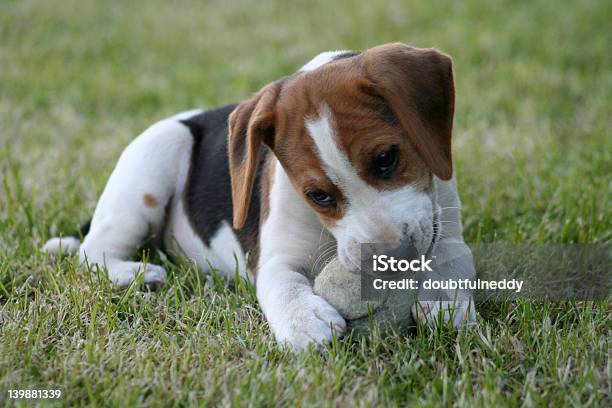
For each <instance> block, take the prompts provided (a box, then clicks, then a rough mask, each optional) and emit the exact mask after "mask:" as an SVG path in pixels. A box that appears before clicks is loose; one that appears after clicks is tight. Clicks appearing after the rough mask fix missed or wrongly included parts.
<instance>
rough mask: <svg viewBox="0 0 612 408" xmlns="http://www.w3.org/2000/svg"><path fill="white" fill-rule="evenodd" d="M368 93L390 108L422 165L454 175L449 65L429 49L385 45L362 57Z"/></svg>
mask: <svg viewBox="0 0 612 408" xmlns="http://www.w3.org/2000/svg"><path fill="white" fill-rule="evenodd" d="M363 58H364V69H365V72H366V76H367V77H368V79H369V80H370V81H371V82H372V83H373V86H372V89H369V91H371V92H373V93H375V94H377V95H378V96H380V97H382V98H383V99H384V100H386V102H387V103H388V104H389V106H390V107H391V109H392V110H393V112H394V113H395V115H396V116H397V119H398V121H399V123H400V125H401V127H402V128H403V130H404V131H405V132H406V134H407V135H408V137H409V138H410V140H411V141H412V143H413V144H414V146H415V147H416V149H417V151H418V153H419V155H420V156H421V158H422V159H423V161H424V162H425V163H426V164H427V165H428V166H429V168H430V169H431V171H432V172H433V173H434V174H435V175H436V176H438V177H439V178H441V179H442V180H448V179H450V178H451V176H452V174H453V166H452V158H451V133H452V128H453V114H454V110H455V86H454V83H453V63H452V60H451V58H450V57H449V56H447V55H445V54H442V53H440V52H438V51H436V50H435V49H433V48H413V47H409V46H407V45H405V44H402V43H394V44H385V45H381V46H378V47H374V48H371V49H369V50H367V51H366V52H365V53H363Z"/></svg>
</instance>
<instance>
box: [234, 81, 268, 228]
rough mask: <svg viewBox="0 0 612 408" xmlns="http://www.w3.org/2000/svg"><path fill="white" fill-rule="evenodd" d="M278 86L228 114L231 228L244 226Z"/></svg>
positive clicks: (266, 141)
mask: <svg viewBox="0 0 612 408" xmlns="http://www.w3.org/2000/svg"><path fill="white" fill-rule="evenodd" d="M279 88H280V87H279V85H277V84H276V83H273V84H270V85H267V86H266V87H264V88H263V89H262V90H261V91H259V93H257V95H255V96H254V97H253V98H251V99H249V100H246V101H244V102H242V103H241V104H240V105H238V106H237V107H236V109H234V111H233V112H232V113H231V114H230V116H229V121H228V123H229V135H228V155H229V170H230V178H231V183H232V206H233V224H234V228H236V229H239V228H242V227H243V226H244V223H245V222H246V218H247V214H248V212H249V204H250V202H251V194H252V192H253V184H254V182H255V174H256V173H257V167H258V165H259V150H260V148H261V146H262V143H265V144H267V145H268V146H272V145H273V143H274V124H275V117H276V114H275V107H276V98H277V96H278V91H279Z"/></svg>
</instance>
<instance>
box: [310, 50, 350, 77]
mask: <svg viewBox="0 0 612 408" xmlns="http://www.w3.org/2000/svg"><path fill="white" fill-rule="evenodd" d="M349 52H351V51H347V50H341V51H326V52H322V53H320V54H319V55H317V56H316V57H314V58H313V59H311V60H310V61H309V62H308V63H307V64H306V65H304V66H303V67H302V68H300V72H307V71H312V70H314V69H317V68H319V67H320V66H321V65H325V64H327V63H328V62H331V61H333V60H334V59H335V58H336V57H337V56H338V55H342V54H346V53H349Z"/></svg>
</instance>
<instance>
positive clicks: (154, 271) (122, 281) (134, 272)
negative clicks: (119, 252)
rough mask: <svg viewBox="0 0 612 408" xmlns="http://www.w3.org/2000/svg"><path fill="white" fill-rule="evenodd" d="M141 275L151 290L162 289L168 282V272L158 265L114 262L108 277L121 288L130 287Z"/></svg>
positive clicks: (110, 266) (109, 268) (109, 267)
mask: <svg viewBox="0 0 612 408" xmlns="http://www.w3.org/2000/svg"><path fill="white" fill-rule="evenodd" d="M139 273H142V274H143V275H144V283H145V285H147V287H149V288H150V289H151V290H157V289H159V288H161V287H162V286H163V284H164V282H165V281H166V276H167V274H166V270H165V269H164V268H162V267H161V266H158V265H153V264H148V263H147V264H145V263H142V262H113V263H111V264H110V265H108V277H109V279H110V280H111V282H113V283H114V284H115V285H117V286H119V287H126V286H129V285H130V284H131V283H132V282H133V281H134V280H135V279H136V277H137V276H138V274H139Z"/></svg>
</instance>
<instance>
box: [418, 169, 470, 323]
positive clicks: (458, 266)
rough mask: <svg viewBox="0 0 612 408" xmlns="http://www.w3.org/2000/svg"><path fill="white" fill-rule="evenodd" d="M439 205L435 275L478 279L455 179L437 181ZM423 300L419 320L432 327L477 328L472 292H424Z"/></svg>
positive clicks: (419, 304)
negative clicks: (464, 237)
mask: <svg viewBox="0 0 612 408" xmlns="http://www.w3.org/2000/svg"><path fill="white" fill-rule="evenodd" d="M435 194H436V202H437V203H438V205H439V209H440V213H439V214H440V228H441V231H440V232H439V233H440V235H441V236H442V237H443V238H442V239H441V240H440V242H438V243H437V244H436V247H435V250H434V254H433V255H435V256H436V264H438V265H440V266H439V267H437V268H436V271H435V275H431V274H430V275H428V277H430V278H434V279H438V280H446V279H451V278H452V279H474V277H475V276H476V271H475V269H474V260H473V258H472V253H471V251H470V248H469V247H468V246H467V245H466V244H465V242H464V241H463V231H462V225H461V201H460V200H459V194H458V192H457V183H456V180H455V177H453V178H452V179H451V180H449V181H442V180H439V179H435ZM420 298H421V299H423V300H421V301H419V302H417V303H415V304H414V306H413V307H412V316H413V318H414V319H415V321H417V322H419V323H421V324H427V325H429V326H432V327H434V326H436V325H437V324H438V323H439V322H444V323H449V322H450V323H452V325H453V327H460V326H466V327H473V326H475V325H476V309H475V307H474V299H473V297H472V294H471V292H470V291H469V290H456V291H452V290H450V291H445V290H439V291H435V292H434V291H425V290H422V291H421V292H420Z"/></svg>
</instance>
